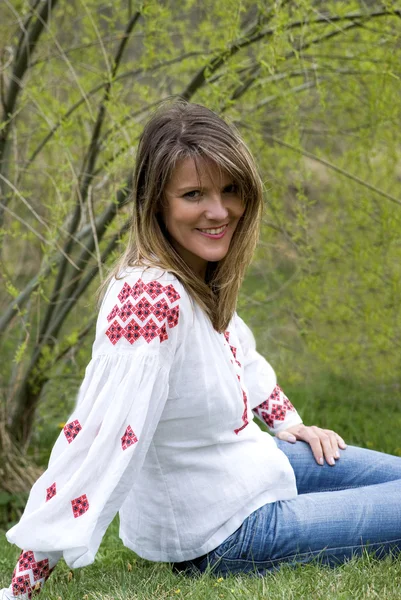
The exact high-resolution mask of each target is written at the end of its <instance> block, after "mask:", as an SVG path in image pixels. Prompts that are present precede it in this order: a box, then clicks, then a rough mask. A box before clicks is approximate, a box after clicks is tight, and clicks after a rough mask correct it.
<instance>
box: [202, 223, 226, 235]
mask: <svg viewBox="0 0 401 600" xmlns="http://www.w3.org/2000/svg"><path fill="white" fill-rule="evenodd" d="M227 227H228V223H226V224H225V225H220V227H209V228H206V227H205V228H201V227H197V228H196V229H198V231H202V232H203V233H208V234H210V235H218V234H220V233H222V232H223V231H224V230H225V229H226V228H227Z"/></svg>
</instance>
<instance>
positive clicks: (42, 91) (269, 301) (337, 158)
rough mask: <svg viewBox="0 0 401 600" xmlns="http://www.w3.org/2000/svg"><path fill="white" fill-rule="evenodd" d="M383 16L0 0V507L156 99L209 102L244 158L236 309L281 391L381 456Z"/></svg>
mask: <svg viewBox="0 0 401 600" xmlns="http://www.w3.org/2000/svg"><path fill="white" fill-rule="evenodd" d="M46 11H47V12H46ZM400 18H401V7H400V5H399V3H397V2H391V1H385V2H375V1H353V0H344V1H334V0H332V1H326V0H324V1H314V0H297V1H295V2H288V1H285V0H281V1H279V0H277V1H275V2H266V1H259V2H258V1H255V0H252V1H250V0H243V1H238V0H235V1H234V0H222V1H220V2H214V1H211V0H205V1H202V2H196V1H194V0H183V1H180V2H177V1H174V0H165V1H163V2H156V1H144V2H138V1H135V0H132V1H129V0H113V1H111V0H105V1H101V0H71V1H69V2H63V1H61V0H59V1H57V0H45V1H43V0H31V1H29V2H28V1H27V0H5V1H4V2H3V3H2V4H1V6H0V40H1V47H2V48H1V53H0V57H1V59H0V82H1V88H0V95H1V103H2V116H1V119H2V120H1V124H0V127H1V129H0V136H1V137H0V193H1V205H0V219H1V220H0V227H1V228H0V251H1V254H0V260H1V279H2V287H1V290H0V306H1V315H2V318H1V320H0V332H1V336H2V337H1V344H2V358H3V360H2V361H1V364H0V376H1V392H2V409H1V415H0V421H1V427H0V454H1V457H2V462H3V463H4V465H6V466H5V467H4V468H5V469H7V465H10V467H9V471H7V473H8V476H7V477H8V478H7V477H5V475H4V473H5V471H2V472H1V473H0V474H1V475H2V478H1V479H2V482H1V484H0V487H1V488H2V489H3V492H2V494H3V495H2V496H1V495H0V504H2V505H4V506H7V511H8V512H7V515H6V520H8V521H10V520H11V521H12V520H13V519H14V518H16V514H17V510H18V506H17V505H18V503H21V493H22V492H23V491H24V490H26V489H28V488H29V486H28V484H29V482H30V481H31V479H32V477H31V479H29V477H28V478H27V479H26V478H25V479H24V473H26V469H25V466H26V464H25V463H24V462H23V460H24V459H23V457H21V456H20V455H19V454H18V453H19V450H18V448H23V449H24V452H27V453H28V456H29V457H30V459H33V461H34V463H36V464H38V465H40V466H44V465H45V463H46V460H47V457H48V454H49V450H50V448H51V445H52V443H53V442H54V440H55V437H56V436H57V434H58V432H59V424H60V422H62V421H63V420H64V419H65V418H66V417H67V414H68V412H69V411H70V410H71V408H72V406H73V403H74V400H75V396H76V391H77V388H78V386H79V384H80V382H81V380H82V377H83V372H84V368H85V365H86V364H87V362H88V360H89V356H90V349H91V343H92V340H93V333H94V323H95V318H96V312H97V308H96V297H95V295H96V289H97V287H98V285H99V283H100V281H101V280H102V279H103V278H104V277H105V274H106V273H107V270H108V268H109V267H110V266H111V265H112V263H113V260H114V259H115V258H116V257H117V256H118V254H119V253H120V252H121V249H122V247H123V245H124V241H125V235H126V229H127V222H128V218H129V213H130V205H129V196H128V188H129V181H130V173H131V170H132V167H133V164H134V160H135V148H136V141H137V139H138V136H139V134H140V132H141V129H142V127H143V124H144V122H145V121H146V120H147V118H148V117H149V115H150V113H151V111H152V110H153V109H154V107H155V106H156V105H157V103H158V102H159V101H160V100H161V99H164V98H167V97H170V96H171V95H180V96H183V97H186V98H188V99H190V100H192V101H196V102H199V103H203V104H206V105H207V106H209V107H210V108H213V109H215V110H216V111H218V112H219V113H221V114H223V115H224V116H225V117H226V118H227V119H228V120H229V121H230V122H232V123H234V124H235V125H236V126H237V127H238V128H239V130H240V132H241V133H242V135H243V136H244V138H245V139H246V141H247V142H248V144H249V146H250V148H251V150H252V151H253V153H254V155H255V157H256V159H257V161H258V164H259V166H260V171H261V174H262V178H263V180H264V183H265V190H266V191H265V198H266V210H265V215H264V222H263V228H262V232H261V239H260V244H259V246H258V250H257V252H256V254H255V258H254V261H253V264H252V266H251V268H250V269H249V273H248V276H247V279H246V281H245V283H244V286H243V289H242V292H241V296H240V299H239V306H238V311H239V313H240V314H241V315H242V316H243V318H244V319H245V320H246V321H247V322H248V323H249V325H250V326H251V328H252V329H253V331H254V333H255V336H256V338H257V342H258V347H259V350H260V351H261V352H262V353H263V354H264V355H265V356H266V357H267V358H268V360H269V361H270V362H271V363H272V364H273V365H274V367H275V369H276V371H277V373H278V375H279V380H280V382H281V384H282V386H283V387H284V388H285V390H286V392H287V395H289V396H290V397H291V398H292V399H293V401H294V402H295V404H296V405H297V407H298V408H299V410H300V412H301V414H302V415H303V417H304V420H305V421H307V422H312V421H313V422H316V423H317V424H321V425H323V426H330V427H331V428H333V429H337V430H339V431H340V432H341V433H342V434H343V435H344V437H345V438H346V439H347V440H348V441H350V442H352V443H357V444H360V445H367V446H369V447H373V448H377V449H380V450H384V451H388V452H393V453H397V454H400V455H401V439H400V436H399V434H398V431H399V426H400V425H401V411H400V398H401V391H400V380H399V372H400V363H401V353H400V339H401V338H400V335H401V316H400V302H399V297H400V286H401V276H400V275H401V274H400V270H401V261H400V244H401V242H400V234H399V232H400V225H401V206H400V205H401V161H400V152H401V144H400V141H401V140H400V138H401V128H400V112H401V94H400V76H401V71H400V65H401V44H400V32H401V29H400ZM35 27H36V30H35ZM38 30H40V35H38V36H37V38H36V40H35V43H34V44H33V42H32V40H33V39H34V38H33V33H32V32H35V31H38ZM16 444H17V445H16ZM16 456H17V458H15V457H16ZM16 460H17V463H18V465H19V467H18V469H19V470H18V469H17V468H16V467H15V464H16V463H15V461H16ZM21 461H22V462H21ZM21 465H22V467H23V468H20V467H21ZM16 472H18V477H19V479H18V478H17V479H13V477H14V474H15V473H16ZM32 476H33V475H32ZM10 478H11V479H10ZM5 480H6V481H9V482H11V483H9V484H7V483H5ZM10 499H11V500H12V502H11V505H10Z"/></svg>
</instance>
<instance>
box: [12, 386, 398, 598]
mask: <svg viewBox="0 0 401 600" xmlns="http://www.w3.org/2000/svg"><path fill="white" fill-rule="evenodd" d="M283 387H284V390H285V392H286V393H287V395H288V396H289V398H290V399H291V400H292V401H293V402H294V404H295V405H296V407H297V408H298V409H299V410H300V412H301V414H302V416H303V419H304V421H305V422H306V423H308V424H318V425H321V426H323V427H330V428H331V429H334V430H335V431H338V433H340V434H341V435H343V437H344V438H345V440H346V441H347V443H350V444H356V445H359V446H367V447H369V448H374V449H377V450H381V451H384V452H389V453H392V454H398V455H401V441H400V436H399V433H398V432H399V431H400V426H401V408H400V407H401V397H400V396H401V392H400V391H399V390H398V387H395V388H394V389H393V388H392V387H391V386H390V387H379V386H377V387H374V386H373V387H372V386H371V385H369V386H367V385H366V384H365V385H363V384H362V383H361V382H353V381H347V380H342V379H338V378H333V377H330V376H325V377H322V378H321V379H320V380H316V381H315V382H314V384H313V386H312V387H309V388H308V389H301V388H300V387H298V386H297V387H296V388H294V389H291V388H290V387H288V386H285V385H284V384H283ZM400 501H401V499H400ZM18 554H19V551H18V549H16V548H15V547H13V546H10V545H9V544H8V543H7V541H6V539H5V536H4V535H1V536H0V588H1V587H3V586H8V585H9V581H10V575H11V573H12V570H13V568H14V566H15V563H16V560H17V558H18ZM40 598H41V600H59V599H62V600H172V599H175V600H177V599H180V598H185V599H192V600H208V599H213V600H220V599H222V600H241V599H245V598H246V600H259V599H265V598H268V599H269V600H279V599H282V600H298V599H303V600H304V599H309V598H311V599H312V598H313V600H321V599H322V600H323V599H327V600H348V599H350V600H351V599H352V600H359V599H360V600H369V599H371V598H372V599H374V598H380V599H381V600H400V599H401V557H398V558H394V559H386V560H384V561H378V560H376V559H373V558H372V557H371V556H369V555H368V554H366V555H365V556H364V557H363V558H360V559H355V560H352V561H350V562H349V563H347V564H345V565H342V566H340V567H337V568H336V569H330V568H328V567H322V566H319V565H317V564H310V565H306V566H302V567H298V568H295V569H292V568H290V567H285V566H284V567H283V568H282V569H281V570H280V571H278V572H276V573H274V574H270V575H267V576H266V577H263V578H255V577H250V576H232V577H228V578H227V579H221V578H217V577H214V576H211V575H208V574H206V575H203V576H201V577H197V578H189V577H187V576H185V575H181V574H175V573H173V571H172V569H171V566H170V565H168V564H162V563H151V562H148V561H145V560H142V559H140V558H139V557H137V556H135V555H134V554H133V553H132V552H131V551H130V550H128V549H127V548H124V546H123V545H122V542H121V541H120V540H119V538H118V519H117V518H116V519H115V520H114V522H113V523H112V525H111V526H110V527H109V530H108V531H107V534H106V536H105V537H104V539H103V542H102V545H101V547H100V549H99V552H98V554H97V556H96V560H95V562H94V564H93V565H90V566H89V567H86V568H85V569H77V570H75V571H73V572H71V571H70V569H69V568H68V567H67V565H66V564H65V563H64V562H63V561H62V562H60V564H59V565H58V567H57V569H56V571H55V573H54V574H53V575H52V577H51V578H50V579H49V581H48V582H47V584H46V586H45V588H44V590H43V592H42V593H41V595H40Z"/></svg>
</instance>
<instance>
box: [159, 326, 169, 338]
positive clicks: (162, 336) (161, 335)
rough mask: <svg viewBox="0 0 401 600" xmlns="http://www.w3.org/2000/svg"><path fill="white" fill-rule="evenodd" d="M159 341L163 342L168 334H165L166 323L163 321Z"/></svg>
mask: <svg viewBox="0 0 401 600" xmlns="http://www.w3.org/2000/svg"><path fill="white" fill-rule="evenodd" d="M159 337H160V342H165V341H166V340H168V335H167V329H166V324H165V323H164V325H163V327H161V328H160V334H159Z"/></svg>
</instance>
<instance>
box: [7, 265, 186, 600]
mask: <svg viewBox="0 0 401 600" xmlns="http://www.w3.org/2000/svg"><path fill="white" fill-rule="evenodd" d="M153 276H154V273H153ZM142 277H143V279H142V278H141V277H140V276H138V274H137V273H136V274H135V273H132V272H131V273H130V276H129V277H126V278H124V279H122V280H118V281H115V282H114V283H113V284H112V286H111V287H110V288H109V290H108V293H107V295H106V298H105V300H104V301H103V304H102V308H101V310H100V313H99V318H98V323H97V328H96V339H95V343H94V346H93V356H92V360H91V362H90V363H89V365H88V367H87V369H86V372H85V378H84V381H83V383H82V385H81V388H80V391H79V394H78V399H77V404H76V407H75V410H74V411H73V413H72V415H71V416H70V418H69V419H68V423H67V425H66V426H65V427H64V430H63V431H62V432H61V434H60V436H59V438H58V440H57V441H56V444H55V446H54V448H53V450H52V453H51V457H50V461H49V466H48V469H47V470H46V471H45V472H44V473H43V474H42V476H41V477H40V478H39V479H38V481H37V482H36V483H35V485H34V486H33V488H32V490H31V493H30V496H29V499H28V503H27V506H26V509H25V512H24V514H23V516H22V518H21V520H20V522H19V523H18V524H17V525H15V526H14V527H13V528H12V529H11V530H10V531H8V532H7V538H8V540H9V541H10V542H12V543H14V544H16V545H17V546H19V547H20V548H24V549H29V550H28V551H26V554H27V557H26V561H25V563H24V562H23V563H21V559H20V560H19V563H18V564H19V565H20V566H21V565H22V567H25V566H27V567H28V572H24V571H22V572H21V573H20V570H19V567H17V570H16V573H15V575H18V577H19V579H17V580H16V581H14V583H16V584H17V585H20V586H21V587H20V589H19V591H20V592H21V591H22V590H23V589H24V586H26V588H27V593H28V594H29V593H30V592H32V589H33V588H32V586H33V585H36V583H37V581H39V580H41V583H42V584H43V583H44V581H45V580H46V577H47V573H50V570H51V569H52V568H53V566H52V559H53V556H54V560H56V559H58V558H60V556H63V558H64V560H65V561H66V563H67V564H68V565H69V566H70V567H71V568H77V567H81V566H85V565H88V564H90V563H92V562H93V560H94V558H95V555H96V552H97V549H98V547H99V545H100V542H101V540H102V537H103V535H104V533H105V531H106V529H107V527H108V525H109V523H110V522H111V521H112V519H113V518H114V516H115V514H116V513H117V512H118V511H119V509H120V508H121V506H122V504H123V502H124V500H125V498H126V496H127V494H128V492H129V490H130V489H131V488H132V486H133V485H134V483H135V481H136V479H137V477H138V475H139V472H140V470H141V468H142V465H143V462H144V460H145V456H146V453H147V451H148V448H149V446H150V443H151V441H152V438H153V434H154V431H155V429H156V427H157V424H158V421H159V419H160V416H161V414H162V411H163V409H164V406H165V402H166V400H167V397H168V392H169V374H170V367H171V365H172V363H173V361H174V356H175V352H176V349H177V347H178V343H179V338H180V339H181V336H182V331H183V321H184V319H183V315H184V314H185V309H184V308H183V307H184V304H185V303H186V302H187V303H188V302H189V301H188V299H187V297H184V295H185V292H184V290H183V288H182V286H181V285H180V284H179V282H178V281H176V280H175V278H173V276H171V275H169V274H168V277H167V279H164V278H163V277H160V278H157V280H152V279H151V274H150V273H147V277H146V278H145V276H144V275H142ZM38 553H40V554H38ZM42 555H43V556H42ZM38 556H39V557H40V560H39V561H38ZM29 557H30V558H29ZM27 561H29V562H31V563H35V564H36V565H37V566H36V567H35V568H36V569H37V570H36V571H35V572H34V571H33V570H32V569H31V568H29V565H28V563H27ZM46 561H47V562H46ZM39 563H40V564H39ZM38 565H39V566H38ZM35 576H36V577H37V579H36V580H35ZM32 578H33V580H32ZM17 589H18V588H15V590H17ZM22 593H25V592H22Z"/></svg>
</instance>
